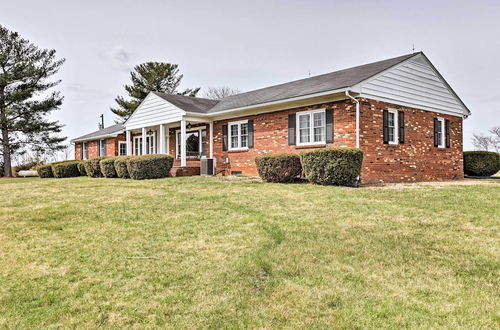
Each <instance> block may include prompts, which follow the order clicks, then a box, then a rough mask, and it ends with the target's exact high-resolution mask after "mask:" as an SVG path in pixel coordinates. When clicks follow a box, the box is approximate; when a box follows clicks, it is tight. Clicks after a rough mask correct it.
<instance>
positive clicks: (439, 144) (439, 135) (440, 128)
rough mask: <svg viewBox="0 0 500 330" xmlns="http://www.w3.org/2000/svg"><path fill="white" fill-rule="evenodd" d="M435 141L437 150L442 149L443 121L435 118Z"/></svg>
mask: <svg viewBox="0 0 500 330" xmlns="http://www.w3.org/2000/svg"><path fill="white" fill-rule="evenodd" d="M436 123H437V127H436V141H437V147H438V148H444V119H443V118H439V117H438V118H437V121H436Z"/></svg>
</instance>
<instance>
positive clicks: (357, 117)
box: [345, 90, 359, 148]
mask: <svg viewBox="0 0 500 330" xmlns="http://www.w3.org/2000/svg"><path fill="white" fill-rule="evenodd" d="M345 95H346V96H347V97H349V98H350V99H351V100H353V101H354V102H356V148H359V101H358V100H356V98H354V97H352V96H351V95H350V94H349V91H348V90H346V91H345Z"/></svg>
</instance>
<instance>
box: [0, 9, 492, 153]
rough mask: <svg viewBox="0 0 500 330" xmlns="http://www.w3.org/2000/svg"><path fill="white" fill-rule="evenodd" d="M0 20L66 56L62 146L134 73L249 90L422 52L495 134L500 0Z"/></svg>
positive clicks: (59, 114)
mask: <svg viewBox="0 0 500 330" xmlns="http://www.w3.org/2000/svg"><path fill="white" fill-rule="evenodd" d="M0 24H1V25H3V26H5V27H7V28H8V29H10V30H13V31H17V32H19V33H20V34H21V35H22V36H23V37H24V38H26V39H29V40H30V41H31V42H33V43H35V44H36V45H38V46H40V47H42V48H50V49H55V50H56V51H57V55H58V57H59V58H65V59H66V63H65V64H64V65H63V67H62V68H61V70H60V71H59V73H58V74H57V76H56V78H58V79H61V80H62V82H61V83H60V84H59V85H58V86H57V87H56V89H57V90H59V91H60V92H61V93H62V95H63V96H64V103H63V106H62V107H61V109H60V110H57V111H55V112H54V113H53V114H52V115H51V117H52V118H53V119H57V120H59V121H60V122H61V123H63V124H64V125H65V127H64V130H63V133H64V135H65V136H67V137H68V138H69V139H71V138H75V137H77V136H80V135H83V134H86V133H89V132H91V131H95V130H96V129H97V123H98V121H99V116H100V115H101V114H104V118H105V126H109V125H111V124H113V123H114V120H115V116H114V115H113V113H111V111H110V110H109V108H110V107H113V106H115V102H114V98H115V97H116V96H117V95H124V94H125V93H124V88H123V85H125V84H128V83H129V81H130V71H131V70H132V68H133V66H134V65H137V64H140V63H143V62H146V61H160V62H169V63H176V64H178V65H179V68H180V71H181V73H182V74H183V75H184V78H183V80H182V84H181V89H183V88H193V87H201V88H202V91H201V93H202V92H203V89H204V88H207V87H217V86H229V87H232V88H237V89H238V90H240V91H242V92H244V91H250V90H253V89H257V88H262V87H267V86H271V85H274V84H279V83H284V82H288V81H292V80H296V79H302V78H306V77H308V76H309V74H310V75H311V76H314V75H319V74H322V73H327V72H332V71H336V70H340V69H344V68H348V67H352V66H357V65H361V64H366V63H370V62H375V61H379V60H383V59H387V58H391V57H396V56H399V55H404V54H408V53H411V52H412V50H413V47H414V48H415V51H423V52H424V53H425V54H426V55H427V56H428V57H429V59H430V60H431V62H433V64H434V65H435V66H436V68H437V69H438V70H439V71H440V73H441V74H442V75H443V76H444V78H445V79H446V80H447V81H448V83H449V84H450V85H451V86H452V88H453V89H454V90H455V92H456V93H457V94H458V95H459V96H460V98H461V99H462V100H463V101H464V103H465V104H466V105H467V106H468V108H469V109H470V110H471V111H472V116H471V117H469V118H468V119H467V120H465V122H464V149H465V150H470V149H472V148H473V147H472V144H471V137H472V134H473V133H479V134H481V133H483V134H486V133H487V131H488V129H490V128H491V127H494V126H500V69H499V65H498V59H499V55H498V54H500V37H499V35H500V1H499V0H491V1H487V0H483V1H481V0H479V1H440V0H433V1H427V0H420V1H390V0H387V1H377V0H372V1H334V0H330V1H328V0H321V1H320V0H317V1H315V0H309V1H299V0H288V1H285V0H264V1H262V0H252V1H239V0H233V1H218V0H211V1H206V0H205V1H195V0H193V1H167V0H165V1H160V0H141V1H137V0H135V1H129V0H121V1H118V0H106V1H105V0H101V1H95V0H85V1H83V0H81V1H68V0H66V1H62V0H59V1H58V0H43V1H40V0H31V1H25V0H15V1H14V0H10V1H6V0H0Z"/></svg>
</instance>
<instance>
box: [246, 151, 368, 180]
mask: <svg viewBox="0 0 500 330" xmlns="http://www.w3.org/2000/svg"><path fill="white" fill-rule="evenodd" d="M362 161H363V152H362V151H361V150H360V149H356V148H321V149H315V150H311V151H304V152H302V153H301V154H300V155H297V154H281V155H267V156H259V157H257V158H256V159H255V164H256V165H257V171H258V173H259V176H260V177H261V178H262V179H263V180H264V181H268V182H292V181H294V180H297V179H299V178H300V177H301V176H303V177H305V178H306V179H307V180H309V181H310V182H312V183H316V184H321V185H341V186H356V185H358V184H359V176H360V174H361V163H362Z"/></svg>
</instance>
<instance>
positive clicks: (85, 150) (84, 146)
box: [82, 142, 89, 159]
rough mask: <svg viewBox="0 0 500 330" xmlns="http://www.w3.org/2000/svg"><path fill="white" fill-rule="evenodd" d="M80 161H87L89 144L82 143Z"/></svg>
mask: <svg viewBox="0 0 500 330" xmlns="http://www.w3.org/2000/svg"><path fill="white" fill-rule="evenodd" d="M82 150H83V153H82V156H83V157H82V159H89V144H88V143H87V142H83V143H82Z"/></svg>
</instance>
